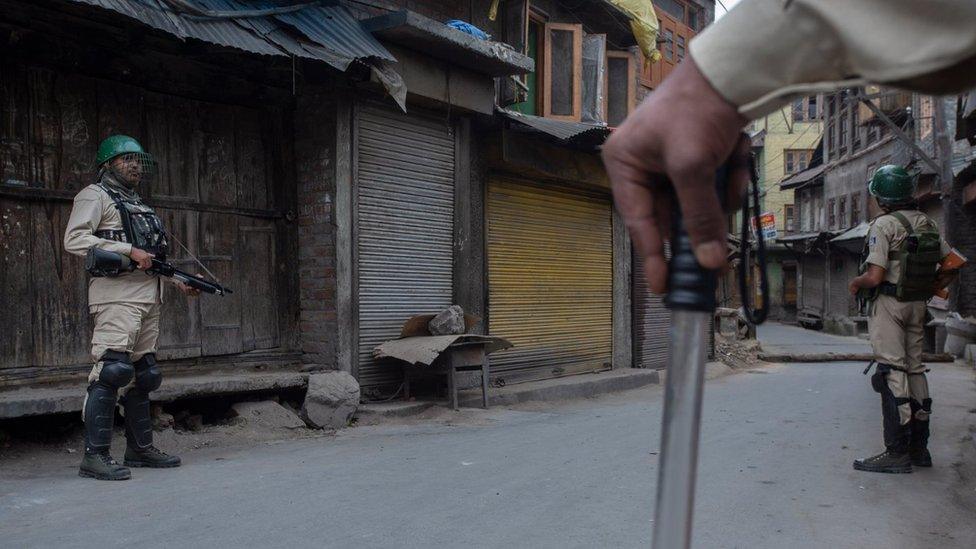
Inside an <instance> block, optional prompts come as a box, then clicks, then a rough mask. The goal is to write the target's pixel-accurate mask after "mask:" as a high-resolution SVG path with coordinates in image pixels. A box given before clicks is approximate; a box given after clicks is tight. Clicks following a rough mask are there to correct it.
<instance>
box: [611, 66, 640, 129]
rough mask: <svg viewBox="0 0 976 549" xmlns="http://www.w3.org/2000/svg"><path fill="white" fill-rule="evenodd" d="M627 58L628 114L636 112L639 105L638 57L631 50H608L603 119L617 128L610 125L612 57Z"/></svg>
mask: <svg viewBox="0 0 976 549" xmlns="http://www.w3.org/2000/svg"><path fill="white" fill-rule="evenodd" d="M611 58H613V59H626V60H627V116H630V113H632V112H634V108H635V107H636V106H637V59H635V57H634V55H633V54H632V53H630V52H629V51H623V50H610V49H608V50H607V55H606V63H607V64H606V70H605V71H604V74H603V119H604V120H606V122H607V127H609V128H616V126H612V125H610V59H611Z"/></svg>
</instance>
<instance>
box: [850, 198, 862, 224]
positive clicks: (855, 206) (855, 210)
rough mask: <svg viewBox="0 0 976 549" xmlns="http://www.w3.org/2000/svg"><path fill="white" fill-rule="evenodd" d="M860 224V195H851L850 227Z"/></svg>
mask: <svg viewBox="0 0 976 549" xmlns="http://www.w3.org/2000/svg"><path fill="white" fill-rule="evenodd" d="M860 224H861V193H853V194H851V225H853V226H855V227H857V226H858V225H860Z"/></svg>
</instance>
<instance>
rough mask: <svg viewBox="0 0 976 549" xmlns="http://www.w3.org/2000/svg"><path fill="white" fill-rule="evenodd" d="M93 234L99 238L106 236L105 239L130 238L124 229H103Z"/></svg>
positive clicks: (125, 240) (124, 239)
mask: <svg viewBox="0 0 976 549" xmlns="http://www.w3.org/2000/svg"><path fill="white" fill-rule="evenodd" d="M93 234H94V235H95V236H97V237H98V238H104V239H105V240H114V241H116V242H128V241H129V238H128V237H127V236H126V235H125V231H122V230H115V229H105V230H101V231H95V232H94V233H93Z"/></svg>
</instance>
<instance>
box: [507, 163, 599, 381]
mask: <svg viewBox="0 0 976 549" xmlns="http://www.w3.org/2000/svg"><path fill="white" fill-rule="evenodd" d="M488 285H489V286H488V306H489V313H488V318H489V330H490V333H491V334H492V335H497V336H500V337H504V338H506V339H508V340H510V341H511V342H512V343H513V344H514V345H515V347H514V348H513V349H510V350H508V351H503V352H499V353H495V354H493V355H492V356H491V372H492V375H493V378H494V379H495V380H496V381H497V380H499V379H502V380H504V381H505V382H506V383H510V382H513V381H527V380H530V379H543V378H550V377H557V376H561V375H568V374H573V373H580V372H587V371H597V370H605V369H608V368H609V367H610V364H611V350H612V323H613V317H612V310H613V248H612V232H611V214H610V201H609V199H608V198H607V197H606V196H605V195H602V194H596V193H586V192H584V191H575V190H574V191H571V190H566V189H564V188H553V187H544V186H540V185H534V184H531V183H528V182H523V181H516V180H510V179H503V178H498V177H496V178H493V179H492V180H491V181H490V182H489V187H488Z"/></svg>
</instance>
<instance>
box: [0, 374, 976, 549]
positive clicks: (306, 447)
mask: <svg viewBox="0 0 976 549" xmlns="http://www.w3.org/2000/svg"><path fill="white" fill-rule="evenodd" d="M860 367H861V365H860V364H854V363H827V364H816V365H813V364H793V365H786V366H773V367H767V368H763V369H757V370H753V371H749V372H742V373H738V374H736V375H732V376H728V377H725V378H721V379H718V380H714V381H711V382H709V385H708V387H707V389H706V410H705V418H706V419H705V423H704V426H703V432H702V438H703V455H702V460H701V471H702V472H701V475H700V477H699V501H698V507H697V515H696V517H697V518H696V532H695V545H696V547H702V548H722V547H743V548H746V547H748V548H755V547H769V548H782V547H789V548H790V549H799V548H806V547H811V548H812V547H818V548H819V547H836V548H845V547H851V548H855V547H856V548H863V547H884V548H886V549H887V548H914V547H936V546H938V547H969V548H971V547H976V521H974V520H973V517H974V514H973V511H972V510H973V509H976V492H974V484H972V483H971V482H969V479H973V478H976V458H974V453H976V452H974V446H973V444H972V441H971V438H970V436H969V432H968V431H967V429H968V428H969V426H970V425H972V424H973V423H974V422H976V421H974V420H976V414H974V413H971V412H970V411H969V410H970V409H971V408H973V407H974V406H976V401H974V398H973V397H974V396H976V392H974V383H973V375H972V372H971V371H969V370H966V369H964V368H962V367H959V366H951V365H938V366H936V371H935V372H933V374H932V386H933V394H934V395H935V398H936V404H935V411H936V416H935V428H934V430H935V433H934V439H933V444H932V446H933V453H934V455H935V460H936V462H937V467H936V468H934V469H931V470H924V471H920V472H916V473H915V474H912V475H877V474H870V473H859V472H856V471H853V470H852V469H851V466H850V462H851V460H852V459H853V458H855V457H857V456H860V455H864V454H866V453H868V452H873V451H875V450H877V449H878V448H879V444H880V441H879V438H880V433H879V422H880V418H879V417H878V413H879V405H878V399H877V398H876V395H875V394H874V393H873V392H871V390H870V388H869V386H868V382H867V379H866V378H864V377H863V376H861V373H860ZM660 412H661V389H660V388H659V387H651V388H646V389H641V390H636V391H631V392H628V393H623V394H618V395H613V396H608V397H604V398H601V399H593V400H586V401H582V402H575V403H568V404H564V405H560V406H552V405H548V404H547V405H545V406H533V407H525V408H521V409H495V410H490V411H488V412H483V411H469V412H467V413H465V414H463V416H462V417H464V418H466V419H463V420H461V421H458V422H457V423H456V424H432V423H430V422H428V423H422V424H410V425H396V426H376V427H360V428H353V429H348V430H346V431H344V432H343V433H342V434H341V435H339V436H338V437H336V438H324V439H316V440H298V441H296V440H290V441H285V442H281V443H277V444H269V445H263V446H259V447H257V448H253V449H250V450H227V449H223V450H201V451H196V452H193V453H190V454H188V455H186V456H185V466H184V467H183V468H181V469H177V470H168V471H143V470H137V471H136V476H135V478H134V479H133V480H131V481H128V482H122V483H99V482H95V481H91V480H87V479H81V478H78V477H77V476H75V470H74V467H73V466H71V467H67V466H62V467H59V468H57V469H56V470H46V471H42V472H41V473H39V474H36V475H35V476H33V477H25V476H24V475H23V474H22V473H16V474H15V473H13V472H11V471H10V470H8V471H7V474H6V475H5V474H4V472H2V464H0V540H2V541H0V545H2V546H3V547H10V548H14V547H99V548H104V547H132V546H139V547H146V548H150V547H206V548H210V549H213V548H218V547H221V548H222V547H286V546H287V547H357V548H358V547H418V548H420V547H423V548H426V547H473V548H481V547H486V548H488V547H490V548H495V547H498V548H502V547H504V548H511V547H533V548H548V547H554V548H555V547H559V548H564V547H587V548H592V547H648V546H649V543H650V542H649V539H650V532H651V528H652V527H653V524H652V522H651V518H652V516H653V509H652V507H653V494H654V478H655V474H656V466H657V456H656V455H655V451H656V450H657V448H658V446H657V445H658V422H659V418H660ZM963 479H967V480H966V481H965V482H964V480H963Z"/></svg>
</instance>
